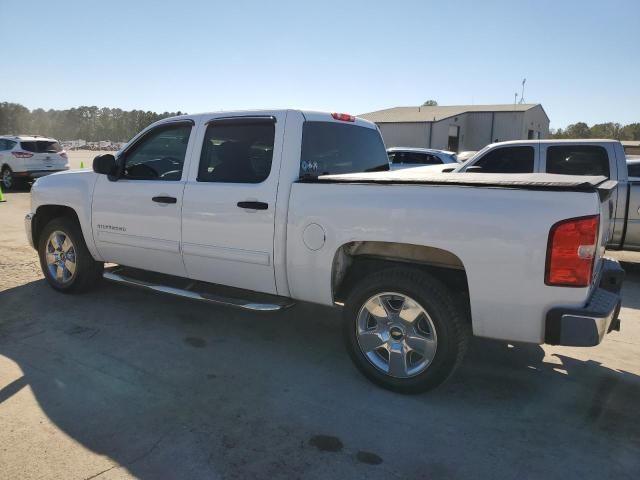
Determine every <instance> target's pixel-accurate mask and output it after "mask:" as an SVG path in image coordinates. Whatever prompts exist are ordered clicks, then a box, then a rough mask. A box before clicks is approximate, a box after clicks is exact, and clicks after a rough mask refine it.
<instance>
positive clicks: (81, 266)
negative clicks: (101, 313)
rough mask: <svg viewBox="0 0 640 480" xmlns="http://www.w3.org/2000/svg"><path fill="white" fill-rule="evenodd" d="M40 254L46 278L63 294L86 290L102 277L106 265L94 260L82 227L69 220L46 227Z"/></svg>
mask: <svg viewBox="0 0 640 480" xmlns="http://www.w3.org/2000/svg"><path fill="white" fill-rule="evenodd" d="M38 255H39V256H40V266H41V268H42V273H44V277H45V279H46V280H47V282H49V285H51V286H52V287H53V288H54V289H56V290H58V291H60V292H64V293H71V292H77V291H82V290H87V289H89V288H91V287H92V286H93V285H94V284H95V283H96V282H97V281H98V280H99V279H100V278H102V271H103V269H104V264H103V263H102V262H96V261H95V260H94V259H93V257H92V256H91V253H89V250H88V249H87V245H86V244H85V242H84V237H83V236H82V231H81V230H80V226H79V225H78V224H77V222H75V221H74V220H72V219H70V218H67V217H60V218H54V219H53V220H51V221H50V222H49V223H47V224H46V225H45V226H44V228H43V229H42V232H41V233H40V236H39V238H38Z"/></svg>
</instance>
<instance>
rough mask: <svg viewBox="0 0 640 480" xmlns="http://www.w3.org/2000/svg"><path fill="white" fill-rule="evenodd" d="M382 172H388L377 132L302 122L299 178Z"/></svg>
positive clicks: (385, 155)
mask: <svg viewBox="0 0 640 480" xmlns="http://www.w3.org/2000/svg"><path fill="white" fill-rule="evenodd" d="M397 161H398V159H397V158H396V159H395V160H394V162H395V163H397ZM383 170H389V160H388V157H387V152H386V150H385V148H384V144H383V143H382V138H381V137H380V133H378V131H377V130H375V129H373V128H367V127H359V126H357V125H345V124H340V123H334V122H305V123H304V126H303V129H302V154H301V158H300V176H301V177H315V176H317V175H328V174H341V173H359V172H378V171H383Z"/></svg>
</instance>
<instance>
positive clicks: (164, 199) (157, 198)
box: [151, 196, 178, 203]
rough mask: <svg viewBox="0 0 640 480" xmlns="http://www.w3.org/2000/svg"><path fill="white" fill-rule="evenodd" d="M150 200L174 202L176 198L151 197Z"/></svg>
mask: <svg viewBox="0 0 640 480" xmlns="http://www.w3.org/2000/svg"><path fill="white" fill-rule="evenodd" d="M151 200H153V201H154V202H156V203H176V202H177V201H178V199H177V198H176V197H163V196H160V197H153V198H152V199H151Z"/></svg>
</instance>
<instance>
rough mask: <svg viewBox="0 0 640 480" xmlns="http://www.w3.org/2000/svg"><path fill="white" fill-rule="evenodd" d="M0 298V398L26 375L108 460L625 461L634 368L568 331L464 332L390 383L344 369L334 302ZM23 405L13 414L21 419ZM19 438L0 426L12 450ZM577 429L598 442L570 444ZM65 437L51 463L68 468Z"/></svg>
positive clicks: (164, 469)
mask: <svg viewBox="0 0 640 480" xmlns="http://www.w3.org/2000/svg"><path fill="white" fill-rule="evenodd" d="M634 288H637V287H634ZM0 305H2V312H3V314H2V317H1V319H0V369H1V367H2V365H3V364H6V363H7V362H13V363H15V364H16V365H17V366H18V368H19V370H20V371H21V372H22V375H18V376H15V378H11V379H10V380H9V381H8V383H6V384H4V385H3V384H0V412H1V411H2V409H3V406H4V405H8V404H9V402H12V401H13V399H16V398H18V395H22V392H24V391H25V389H26V388H27V387H28V389H30V391H31V392H32V395H33V398H35V401H36V402H37V407H38V408H39V409H41V411H42V412H43V413H44V414H45V415H46V417H47V418H48V420H49V421H50V422H51V423H52V424H53V425H54V426H55V427H56V428H57V429H59V430H60V431H62V432H64V434H65V435H68V436H69V437H71V438H72V439H73V440H75V441H76V442H77V443H78V444H80V445H81V446H82V447H84V448H86V449H88V450H90V451H92V452H95V453H98V454H100V455H103V456H106V457H108V458H109V459H110V466H108V467H107V468H106V470H118V469H122V470H124V471H125V472H127V473H129V474H131V475H133V476H135V477H137V478H149V479H152V478H153V479H155V478H190V479H193V478H291V477H297V478H300V477H305V478H336V477H338V476H341V477H345V478H351V477H355V476H363V475H365V474H366V476H367V477H370V478H383V477H388V476H389V475H390V474H394V475H396V476H400V477H401V478H464V477H469V476H476V477H487V476H493V477H498V478H502V477H505V476H514V475H519V474H520V473H522V472H527V473H528V474H531V475H529V476H534V477H535V476H537V474H540V475H543V474H544V475H545V476H546V477H547V478H566V477H567V476H570V477H576V478H577V477H578V476H580V477H582V478H603V477H609V476H612V475H614V474H620V475H622V476H625V475H628V474H629V472H630V471H633V470H635V471H638V469H639V468H640V460H639V459H640V447H639V445H640V413H639V410H638V409H637V408H636V407H637V405H638V400H640V377H639V376H638V375H636V374H634V373H630V372H625V371H619V370H614V369H611V368H608V367H607V366H606V365H603V364H602V363H600V362H597V361H594V360H580V359H579V358H578V356H577V355H576V354H575V353H574V352H575V349H560V348H557V349H555V348H554V349H548V347H545V348H542V347H540V346H535V345H513V344H508V343H506V342H499V341H491V340H484V339H474V341H473V342H472V344H471V346H470V349H469V352H468V355H467V358H466V360H465V362H464V363H463V365H462V366H461V368H459V370H458V372H457V373H456V374H455V376H454V377H453V378H452V379H451V380H450V381H449V382H448V383H447V384H445V385H444V386H442V387H441V388H439V389H437V390H435V391H433V392H431V393H429V394H425V395H417V396H403V395H398V394H394V393H391V392H387V391H384V390H381V389H379V388H377V387H375V386H373V385H371V384H370V383H368V382H367V381H366V380H364V379H363V378H362V377H361V376H360V375H359V374H358V373H357V372H356V371H355V369H354V368H353V367H352V366H351V363H350V361H349V359H348V357H347V355H346V354H345V353H344V349H343V346H342V337H341V328H340V322H339V316H338V314H337V312H336V311H335V310H333V309H328V308H324V307H318V306H313V305H305V304H301V305H297V306H295V307H293V308H292V309H289V310H287V311H285V312H282V313H278V314H266V315H258V314H248V313H245V312H241V311H237V310H231V309H226V308H218V307H214V306H210V305H205V304H200V303H194V302H190V301H187V300H183V299H178V298H173V297H167V296H160V295H156V294H152V293H147V292H142V291H137V290H132V289H127V288H123V287H120V286H116V285H110V284H106V285H104V286H102V288H100V289H99V290H97V291H94V292H91V293H88V294H84V295H78V296H67V295H61V294H58V293H56V292H53V291H52V290H51V289H49V288H48V287H47V286H46V285H45V283H44V281H37V282H32V283H29V284H26V285H22V286H19V287H16V288H13V289H10V290H6V291H4V292H0ZM630 308H637V307H633V306H631V307H630ZM623 325H624V323H623ZM597 348H604V347H602V346H601V347H597ZM581 352H584V350H581ZM636 359H637V357H636ZM636 361H637V360H636ZM20 398H24V397H20ZM14 408H15V407H14ZM24 408H25V409H27V408H29V407H27V406H26V404H25V406H24ZM32 416H33V415H32V414H31V413H27V412H26V411H25V413H24V417H20V418H14V419H13V423H14V425H18V424H21V422H23V423H24V425H27V426H28V428H27V431H29V430H30V429H34V428H35V427H34V426H33V425H31V424H29V421H30V420H29V419H30V418H31V417H32ZM0 418H2V417H1V416H0ZM25 428H26V427H25ZM31 431H32V432H33V433H32V434H33V435H38V430H37V429H36V430H31ZM382 432H384V434H382ZM4 435H10V434H9V433H7V432H5V433H0V437H2V436H4ZM318 439H320V440H318ZM4 440H6V438H5V439H4ZM20 440H21V439H20V438H19V437H15V438H13V442H7V441H3V443H4V444H5V445H9V447H8V448H9V449H10V450H9V451H10V452H11V451H14V452H18V451H19V450H21V449H22V448H23V447H22V446H21V445H20ZM12 445H15V446H12ZM593 445H598V448H599V452H600V455H592V456H589V455H587V456H585V452H586V451H589V449H590V448H593ZM12 448H15V450H11V449H12ZM461 451H464V452H465V453H464V455H463V456H462V457H461V455H460V452H461ZM363 452H364V453H363ZM425 452H428V454H426V453H425ZM37 455H38V454H37V453H36V457H37ZM68 455H70V454H68ZM68 455H63V454H62V453H61V457H60V458H58V459H57V460H56V462H55V463H52V464H51V466H50V475H51V477H52V478H55V477H58V478H60V477H67V476H69V475H68V472H69V471H70V469H71V468H72V467H71V463H72V462H75V457H73V456H72V455H71V456H68ZM11 458H14V459H15V460H13V461H15V462H22V461H24V462H27V460H24V459H25V458H26V457H25V456H24V455H23V456H17V455H16V456H12V457H11ZM372 459H373V460H372ZM32 461H33V459H32V458H29V460H28V462H32ZM36 463H37V462H36ZM374 464H375V467H374ZM31 465H33V463H31ZM20 468H24V469H28V468H30V467H29V465H27V464H26V463H25V465H23V466H21V467H20ZM56 468H58V470H55V469H56ZM16 471H17V470H16ZM83 473H85V474H86V476H87V477H89V476H90V475H97V474H100V473H101V471H96V472H83ZM112 473H113V472H112Z"/></svg>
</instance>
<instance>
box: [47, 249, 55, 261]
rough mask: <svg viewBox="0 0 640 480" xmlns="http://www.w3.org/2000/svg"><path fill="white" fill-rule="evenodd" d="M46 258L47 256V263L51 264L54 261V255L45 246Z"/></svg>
mask: <svg viewBox="0 0 640 480" xmlns="http://www.w3.org/2000/svg"><path fill="white" fill-rule="evenodd" d="M46 258H47V265H53V264H54V263H56V257H54V256H53V253H50V252H49V249H48V248H47V254H46Z"/></svg>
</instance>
